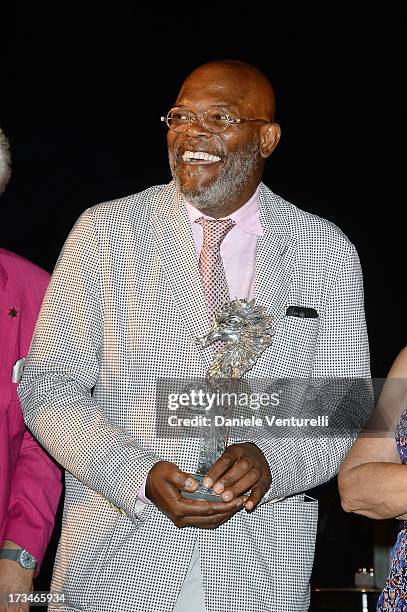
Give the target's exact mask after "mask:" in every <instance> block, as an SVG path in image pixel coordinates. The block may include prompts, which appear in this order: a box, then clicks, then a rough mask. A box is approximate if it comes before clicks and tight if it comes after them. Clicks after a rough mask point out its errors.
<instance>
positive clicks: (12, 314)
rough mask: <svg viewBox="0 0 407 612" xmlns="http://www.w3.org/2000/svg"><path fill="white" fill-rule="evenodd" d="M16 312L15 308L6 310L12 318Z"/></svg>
mask: <svg viewBox="0 0 407 612" xmlns="http://www.w3.org/2000/svg"><path fill="white" fill-rule="evenodd" d="M17 312H18V310H16V309H15V308H10V310H9V311H8V316H9V317H11V318H12V319H14V318H15V317H16V316H17Z"/></svg>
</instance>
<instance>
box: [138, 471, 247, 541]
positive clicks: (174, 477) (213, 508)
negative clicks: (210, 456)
mask: <svg viewBox="0 0 407 612" xmlns="http://www.w3.org/2000/svg"><path fill="white" fill-rule="evenodd" d="M197 488H198V483H197V481H196V480H195V478H192V476H190V474H186V473H185V472H181V470H179V469H178V467H177V466H176V465H175V463H171V462H169V461H159V462H158V463H156V464H155V465H154V466H153V467H152V468H151V470H150V472H149V474H148V477H147V482H146V495H147V497H148V498H149V499H150V500H151V501H152V502H153V503H154V504H155V505H156V506H157V508H158V509H159V510H161V512H163V513H164V514H165V515H166V516H168V518H169V519H170V520H171V521H172V522H173V523H174V525H176V526H177V527H200V528H202V529H215V528H216V527H219V525H222V523H225V522H226V521H227V520H229V519H230V518H231V517H232V516H233V515H234V514H235V513H236V512H237V511H238V510H240V509H241V508H242V507H243V498H242V497H238V496H236V495H235V496H234V499H233V500H232V501H229V502H228V503H225V502H209V501H203V500H194V499H186V498H185V497H182V495H181V491H189V492H192V491H195V490H196V489H197Z"/></svg>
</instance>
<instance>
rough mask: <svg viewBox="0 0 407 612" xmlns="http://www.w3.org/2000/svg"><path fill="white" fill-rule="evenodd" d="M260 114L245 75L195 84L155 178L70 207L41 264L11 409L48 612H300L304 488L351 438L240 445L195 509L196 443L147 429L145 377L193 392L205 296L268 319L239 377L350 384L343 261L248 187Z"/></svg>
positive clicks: (352, 369)
mask: <svg viewBox="0 0 407 612" xmlns="http://www.w3.org/2000/svg"><path fill="white" fill-rule="evenodd" d="M274 106H275V103H274V94H273V89H272V87H271V85H270V83H269V81H268V80H267V78H266V77H265V76H264V75H263V74H262V73H261V72H259V71H258V70H257V69H255V68H253V67H252V66H250V65H248V64H245V63H242V62H237V61H217V62H211V63H209V64H205V65H204V66H201V67H200V68H198V69H197V70H195V71H194V72H193V73H192V74H191V75H190V76H189V77H188V78H187V79H186V81H185V82H184V84H183V86H182V88H181V91H180V92H179V95H178V98H177V100H176V102H175V104H174V107H173V108H172V109H171V110H170V111H169V112H168V114H167V115H166V117H164V118H163V120H164V121H165V122H166V123H167V125H168V128H169V131H168V150H169V159H170V167H171V172H172V176H173V181H172V182H171V183H170V184H168V185H165V186H156V187H151V188H150V189H147V190H146V191H144V192H143V193H139V194H136V195H133V196H129V197H126V198H123V199H119V200H115V201H113V202H108V203H103V204H99V205H97V206H95V207H93V208H90V209H88V210H86V211H85V212H84V213H83V214H82V216H81V217H80V219H79V220H78V222H77V224H76V225H75V227H74V229H73V230H72V232H71V234H70V236H69V238H68V240H67V242H66V244H65V246H64V249H63V251H62V253H61V256H60V258H59V261H58V263H57V266H56V269H55V271H54V274H53V277H52V279H51V283H50V288H49V291H48V293H47V297H46V300H45V303H44V306H43V309H42V313H41V318H40V322H39V324H38V326H37V330H36V335H35V340H34V342H33V346H32V350H31V353H30V356H29V359H28V362H27V365H26V371H25V375H24V377H23V381H22V383H21V385H20V397H21V400H22V402H23V405H24V407H25V415H26V420H27V423H28V424H29V426H30V427H31V428H32V430H33V431H34V432H35V434H36V436H38V438H39V439H40V440H41V442H42V443H43V444H44V446H45V447H46V448H47V449H48V450H49V452H50V453H51V454H53V455H54V456H55V457H56V459H57V460H58V461H59V462H60V463H61V464H62V465H63V466H64V467H65V469H66V499H65V509H64V512H65V516H64V521H63V528H62V536H61V541H60V544H59V549H58V553H57V559H56V566H55V571H54V577H53V585H52V588H53V589H54V590H62V591H65V592H66V593H67V598H68V600H67V603H66V605H65V607H64V608H63V609H64V610H71V611H74V610H83V609H86V610H89V611H95V612H96V610H121V612H125V611H134V610H137V611H138V612H152V611H154V612H169V611H175V612H186V611H188V612H190V611H191V610H194V611H197V612H203V611H204V610H206V611H208V612H209V611H210V612H225V610H227V611H233V612H236V611H242V612H243V611H244V612H249V611H251V612H265V611H266V610H268V611H273V612H280V611H284V610H286V611H289V612H293V611H295V610H305V609H306V608H307V606H308V602H309V578H310V573H311V568H312V560H313V550H314V541H315V533H316V524H317V502H316V501H315V500H313V499H310V498H307V497H306V496H305V495H304V491H306V490H307V489H310V488H311V487H314V486H316V485H318V484H320V483H322V482H324V481H327V480H328V479H330V478H331V477H332V476H333V475H334V474H335V473H336V471H337V468H338V466H339V463H340V461H341V460H342V459H343V457H344V455H345V453H346V451H347V449H348V448H349V446H350V444H351V440H350V439H346V438H340V439H335V438H328V437H325V438H319V439H317V438H300V439H298V438H293V439H290V438H288V437H286V438H284V439H283V438H278V437H276V436H275V435H274V434H273V432H272V431H270V432H268V431H264V433H263V435H262V437H261V438H259V439H257V438H256V439H255V440H254V439H252V438H251V437H250V436H249V434H248V436H247V437H246V438H240V439H239V440H234V443H233V444H230V445H229V446H228V447H227V449H226V450H225V452H224V453H223V455H222V456H221V457H220V458H219V459H218V460H217V461H216V462H215V463H214V465H213V466H212V467H211V468H210V470H209V471H208V473H207V476H206V479H205V480H204V485H205V486H207V487H209V488H213V491H214V493H216V494H218V495H221V497H222V501H205V500H197V499H186V498H185V497H184V496H183V495H182V492H184V493H185V492H186V493H188V492H192V491H195V489H196V488H197V482H196V480H195V479H194V478H193V477H192V476H191V474H193V473H194V472H195V470H196V467H197V457H198V453H199V449H200V440H199V438H197V437H195V438H193V437H190V438H183V439H175V438H174V437H173V438H171V437H168V436H167V437H164V436H163V437H159V436H158V435H157V432H156V429H155V426H156V414H155V399H156V386H157V379H159V378H165V379H177V378H183V379H187V378H188V379H191V378H198V377H203V376H204V375H205V372H206V369H207V367H208V364H209V363H210V361H211V353H210V351H208V350H200V349H199V348H198V347H197V345H196V342H195V341H194V340H195V338H197V337H200V336H202V335H204V334H205V333H206V332H207V331H208V329H209V326H210V321H209V313H212V312H214V305H216V302H217V301H218V297H219V295H221V297H222V295H223V296H224V299H227V297H228V296H227V295H225V294H224V293H222V292H224V291H225V287H226V293H227V292H228V293H229V297H231V298H239V299H243V298H246V299H250V298H252V297H255V298H256V302H257V303H258V304H260V305H262V306H264V307H265V309H266V311H267V312H268V313H269V314H270V315H272V316H273V317H274V320H275V322H276V324H275V335H274V341H273V343H272V345H271V346H270V347H269V348H268V349H267V350H266V351H265V352H264V353H263V355H261V358H260V359H259V360H258V362H257V363H256V365H255V366H254V368H253V370H252V374H253V376H256V377H259V378H283V377H298V378H306V377H316V378H318V377H322V376H328V375H336V376H349V377H358V376H360V377H363V376H368V375H369V354H368V342H367V336H366V327H365V319H364V310H363V289H362V278H361V271H360V265H359V261H358V257H357V254H356V251H355V249H354V247H353V245H352V244H350V242H349V241H348V240H347V238H346V237H345V236H344V235H343V234H342V233H341V232H340V231H339V230H338V229H337V228H336V227H335V226H334V225H332V224H331V223H329V222H327V221H324V220H322V219H320V218H318V217H315V216H314V215H310V214H307V213H305V212H303V211H300V210H299V209H297V208H296V207H295V206H293V205H292V204H289V203H288V202H285V201H284V200H283V199H282V198H280V197H278V196H276V195H275V194H273V193H272V192H271V191H270V190H269V189H268V188H267V187H266V186H265V185H264V184H262V183H261V178H262V174H263V168H264V163H265V160H266V159H267V158H268V157H269V156H270V154H271V153H272V152H273V150H274V148H275V147H276V145H277V143H278V140H279V137H280V128H279V126H278V124H277V123H275V121H274ZM215 243H216V245H215ZM220 262H221V263H220ZM216 283H217V284H218V286H216ZM294 305H295V306H294ZM166 416H168V415H166ZM160 417H161V418H163V417H162V416H161V415H160V414H157V420H158V419H159V418H160ZM52 609H53V608H52V606H51V608H50V610H52Z"/></svg>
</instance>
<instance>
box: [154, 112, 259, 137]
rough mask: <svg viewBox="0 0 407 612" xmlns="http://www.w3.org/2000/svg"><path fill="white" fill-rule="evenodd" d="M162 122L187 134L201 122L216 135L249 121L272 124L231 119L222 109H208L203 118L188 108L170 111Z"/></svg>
mask: <svg viewBox="0 0 407 612" xmlns="http://www.w3.org/2000/svg"><path fill="white" fill-rule="evenodd" d="M161 121H162V122H163V123H166V124H167V125H168V127H169V129H170V130H172V131H173V132H185V131H186V130H187V129H188V128H189V127H190V126H191V124H192V123H198V122H200V123H201V124H202V125H203V127H204V128H205V129H206V130H208V132H213V133H215V134H218V133H220V132H224V131H225V130H226V129H227V128H228V127H229V126H230V125H237V124H239V123H248V122H249V121H261V122H262V123H270V121H268V120H267V119H242V118H239V119H237V118H235V117H231V116H230V115H229V114H228V113H227V112H226V111H225V110H224V109H222V108H208V110H206V111H205V112H204V114H203V115H202V117H198V116H197V115H195V113H193V112H192V111H190V110H188V109H187V108H179V107H178V106H176V107H175V108H172V109H171V110H170V111H168V113H167V115H166V116H165V117H161Z"/></svg>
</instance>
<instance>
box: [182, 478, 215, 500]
mask: <svg viewBox="0 0 407 612" xmlns="http://www.w3.org/2000/svg"><path fill="white" fill-rule="evenodd" d="M192 476H193V477H194V478H195V480H197V481H198V488H197V490H196V491H194V492H193V493H189V492H188V491H181V495H182V497H186V498H187V499H203V500H206V501H212V502H223V499H222V497H221V496H220V495H216V493H214V492H213V491H212V490H211V489H206V488H205V487H204V486H203V485H202V482H203V479H204V476H201V474H192ZM223 503H225V502H223Z"/></svg>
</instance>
